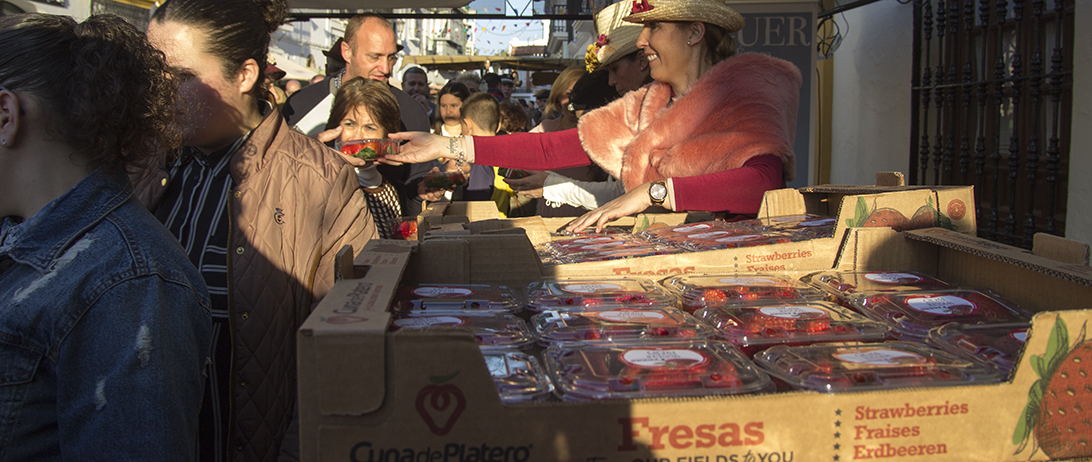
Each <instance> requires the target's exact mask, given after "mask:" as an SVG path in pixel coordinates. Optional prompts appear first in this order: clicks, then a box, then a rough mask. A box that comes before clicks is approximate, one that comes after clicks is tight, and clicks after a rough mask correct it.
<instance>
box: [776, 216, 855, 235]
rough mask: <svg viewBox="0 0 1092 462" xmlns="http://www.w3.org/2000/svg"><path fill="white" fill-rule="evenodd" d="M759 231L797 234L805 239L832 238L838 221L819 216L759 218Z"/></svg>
mask: <svg viewBox="0 0 1092 462" xmlns="http://www.w3.org/2000/svg"><path fill="white" fill-rule="evenodd" d="M758 221H759V222H760V223H761V224H762V225H761V226H762V227H761V229H763V230H765V231H771V232H786V233H791V234H797V235H800V236H802V237H805V238H807V239H820V238H828V237H834V230H835V228H836V227H837V226H838V219H837V218H832V217H824V216H819V215H811V214H806V215H790V216H780V217H769V218H761V219H759V220H758Z"/></svg>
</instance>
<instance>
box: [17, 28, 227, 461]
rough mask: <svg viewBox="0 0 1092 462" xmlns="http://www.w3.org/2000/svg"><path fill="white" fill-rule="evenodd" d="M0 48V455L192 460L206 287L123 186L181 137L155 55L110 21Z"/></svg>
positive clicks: (32, 35) (47, 32)
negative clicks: (128, 172) (140, 167)
mask: <svg viewBox="0 0 1092 462" xmlns="http://www.w3.org/2000/svg"><path fill="white" fill-rule="evenodd" d="M0 49H2V50H4V52H3V54H2V55H0V217H3V220H2V222H0V377H2V378H3V379H0V459H3V460H14V461H53V460H149V459H155V460H168V461H186V462H188V461H192V460H193V459H194V444H193V443H194V440H195V438H196V433H197V414H198V409H199V408H200V404H201V395H202V391H203V385H204V380H205V379H204V376H203V372H204V368H205V364H206V363H207V360H208V348H209V343H210V336H211V331H212V323H211V319H210V314H209V298H208V292H207V290H206V289H205V284H204V282H203V281H202V278H201V275H200V274H199V273H198V272H197V270H196V269H195V268H194V267H193V265H192V264H191V263H190V262H189V260H188V259H187V258H186V254H185V253H184V252H183V251H182V249H181V248H180V247H179V245H178V241H177V240H176V239H175V238H174V236H172V235H171V234H170V233H169V232H167V230H166V229H164V227H163V225H162V224H161V223H159V222H158V221H156V219H155V217H153V216H152V215H151V214H149V213H148V211H147V210H145V209H144V207H142V206H141V204H140V203H139V202H138V201H137V200H136V199H135V198H134V197H133V194H132V190H131V189H130V187H129V181H128V178H126V169H128V168H131V167H134V166H136V165H141V164H146V163H148V162H149V161H150V159H151V158H152V156H154V155H155V153H156V152H158V151H161V150H163V149H165V148H169V147H171V146H176V145H177V143H178V138H179V137H178V133H177V131H176V130H174V129H173V128H172V123H173V120H174V116H175V111H176V109H175V102H176V100H175V97H176V92H175V89H174V86H173V85H172V84H171V82H170V81H169V80H168V78H167V66H166V63H165V62H164V61H163V56H162V55H161V54H160V53H158V52H156V51H155V50H154V49H152V48H151V47H150V46H149V45H148V42H147V41H146V40H145V39H144V35H143V34H142V33H141V32H139V31H138V30H137V29H136V28H134V27H133V26H131V25H129V24H128V23H126V22H125V21H123V20H122V19H121V18H119V17H117V16H110V15H103V16H93V17H91V18H90V19H88V20H86V21H84V22H83V23H81V24H77V23H76V22H75V21H73V20H72V19H71V18H68V17H64V16H51V15H44V14H21V15H11V16H0Z"/></svg>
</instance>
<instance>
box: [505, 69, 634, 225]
mask: <svg viewBox="0 0 1092 462" xmlns="http://www.w3.org/2000/svg"><path fill="white" fill-rule="evenodd" d="M614 88H615V87H614V86H612V85H611V84H610V82H609V76H608V75H607V72H606V71H605V70H603V69H598V70H596V71H595V72H592V73H591V74H587V75H585V76H584V77H581V78H580V80H577V81H576V84H575V85H573V89H572V92H571V93H570V96H569V104H568V108H569V110H571V111H572V112H573V113H574V114H575V115H576V117H577V118H578V119H579V117H580V116H582V115H583V114H584V113H586V112H587V111H590V110H593V109H596V108H599V107H603V106H606V105H607V104H608V103H610V102H611V101H614V100H615V99H617V98H618V93H617V92H616V91H615V89H614ZM591 170H592V171H591V172H589V174H588V175H587V177H588V178H590V180H575V179H572V178H568V177H566V176H562V175H559V174H557V173H556V172H534V173H533V174H531V175H529V176H527V177H523V178H512V179H507V180H505V181H506V182H507V184H508V185H510V186H511V188H512V189H513V190H514V191H517V192H518V194H519V195H520V196H524V197H528V198H534V199H538V200H539V201H543V202H545V203H546V205H547V206H549V207H559V206H561V205H567V206H571V207H579V208H582V209H584V210H592V209H595V208H597V207H599V206H600V205H603V204H606V203H607V202H610V201H611V200H614V199H616V198H617V197H618V196H621V195H622V194H623V193H625V188H623V186H622V183H621V182H619V181H618V180H617V179H615V178H613V177H609V176H608V175H606V174H605V173H603V172H602V171H601V169H599V168H598V167H597V166H594V165H593V166H592V167H591ZM592 180H594V181H592ZM582 213H586V212H582Z"/></svg>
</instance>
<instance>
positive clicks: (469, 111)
mask: <svg viewBox="0 0 1092 462" xmlns="http://www.w3.org/2000/svg"><path fill="white" fill-rule="evenodd" d="M459 117H462V118H463V119H470V120H473V121H474V123H475V124H477V125H478V128H481V129H484V130H490V131H492V132H493V133H496V132H497V127H498V126H499V125H500V105H498V104H497V98H496V97H494V96H493V95H490V94H489V93H485V92H479V93H474V94H473V95H470V97H469V98H467V99H464V100H463V108H462V109H461V110H460V111H459Z"/></svg>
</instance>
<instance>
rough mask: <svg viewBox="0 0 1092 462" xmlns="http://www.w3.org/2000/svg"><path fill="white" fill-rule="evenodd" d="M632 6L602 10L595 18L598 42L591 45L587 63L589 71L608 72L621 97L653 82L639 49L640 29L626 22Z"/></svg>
mask: <svg viewBox="0 0 1092 462" xmlns="http://www.w3.org/2000/svg"><path fill="white" fill-rule="evenodd" d="M631 11H632V6H631V4H629V3H626V2H619V3H615V4H613V5H609V6H607V7H606V8H603V9H602V10H601V11H599V13H596V15H595V29H596V30H597V31H599V39H598V40H596V41H595V43H592V44H591V45H588V51H587V53H585V54H584V63H585V65H586V67H587V69H588V72H589V73H591V72H595V71H596V70H597V69H605V70H606V72H607V74H608V82H609V83H610V85H612V86H614V88H615V90H617V91H618V94H619V95H624V94H626V93H629V92H631V91H635V90H637V89H639V88H641V87H643V86H645V85H648V84H650V83H652V75H651V72H650V68H649V61H648V59H647V58H645V54H644V52H643V51H641V50H639V49H637V38H638V37H639V36H640V35H641V26H639V25H637V24H633V23H628V22H626V21H625V18H626V16H628V15H629V14H630V12H631Z"/></svg>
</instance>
